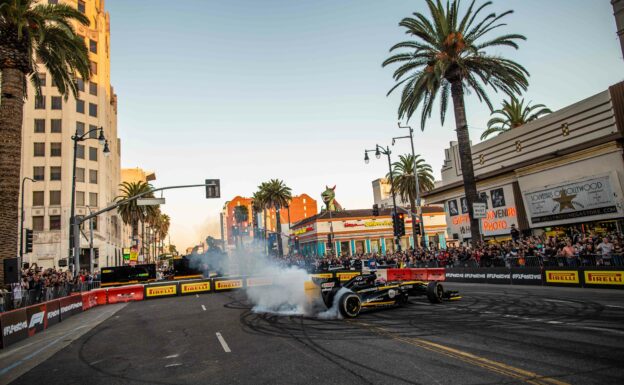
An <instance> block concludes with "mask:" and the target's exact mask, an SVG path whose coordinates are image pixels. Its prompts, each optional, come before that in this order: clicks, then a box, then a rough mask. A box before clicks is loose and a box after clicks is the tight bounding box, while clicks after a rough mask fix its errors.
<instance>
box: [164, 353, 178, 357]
mask: <svg viewBox="0 0 624 385" xmlns="http://www.w3.org/2000/svg"><path fill="white" fill-rule="evenodd" d="M177 356H179V354H172V355H170V356H167V357H165V358H176V357H177Z"/></svg>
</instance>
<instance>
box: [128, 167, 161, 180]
mask: <svg viewBox="0 0 624 385" xmlns="http://www.w3.org/2000/svg"><path fill="white" fill-rule="evenodd" d="M154 180H156V173H155V172H154V171H145V170H143V169H142V168H139V167H135V168H122V169H121V181H122V182H129V183H135V182H146V183H149V182H151V181H154Z"/></svg>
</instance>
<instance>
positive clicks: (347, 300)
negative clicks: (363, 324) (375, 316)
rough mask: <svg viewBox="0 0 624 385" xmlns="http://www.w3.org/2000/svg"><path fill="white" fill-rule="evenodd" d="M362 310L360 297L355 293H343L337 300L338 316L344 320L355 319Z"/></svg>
mask: <svg viewBox="0 0 624 385" xmlns="http://www.w3.org/2000/svg"><path fill="white" fill-rule="evenodd" d="M361 308H362V301H361V300H360V297H359V296H358V295H357V294H355V293H344V294H343V295H342V296H341V297H340V299H338V309H339V310H340V314H342V316H343V317H345V318H355V317H357V316H358V314H360V309H361Z"/></svg>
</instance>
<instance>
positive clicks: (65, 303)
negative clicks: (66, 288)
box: [59, 294, 82, 321]
mask: <svg viewBox="0 0 624 385" xmlns="http://www.w3.org/2000/svg"><path fill="white" fill-rule="evenodd" d="M59 303H60V307H61V321H63V320H65V319H67V318H69V317H71V316H73V315H74V314H78V313H82V296H81V295H80V294H77V295H70V296H69V297H64V298H61V299H59Z"/></svg>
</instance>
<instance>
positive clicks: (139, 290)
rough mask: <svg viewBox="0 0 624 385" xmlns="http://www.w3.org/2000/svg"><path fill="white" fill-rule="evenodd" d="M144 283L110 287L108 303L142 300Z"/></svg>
mask: <svg viewBox="0 0 624 385" xmlns="http://www.w3.org/2000/svg"><path fill="white" fill-rule="evenodd" d="M143 290H144V289H143V285H132V286H121V287H111V288H109V289H108V293H107V298H108V303H118V302H130V301H142V300H143Z"/></svg>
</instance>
